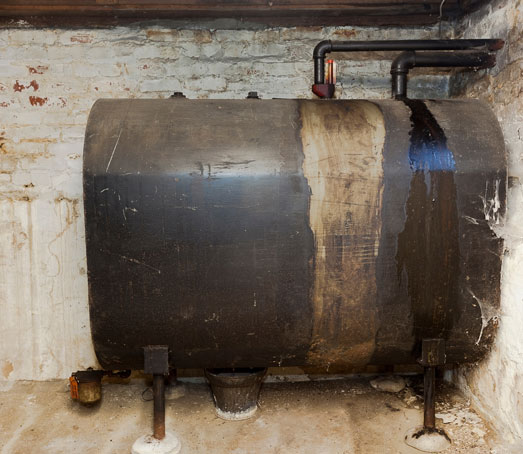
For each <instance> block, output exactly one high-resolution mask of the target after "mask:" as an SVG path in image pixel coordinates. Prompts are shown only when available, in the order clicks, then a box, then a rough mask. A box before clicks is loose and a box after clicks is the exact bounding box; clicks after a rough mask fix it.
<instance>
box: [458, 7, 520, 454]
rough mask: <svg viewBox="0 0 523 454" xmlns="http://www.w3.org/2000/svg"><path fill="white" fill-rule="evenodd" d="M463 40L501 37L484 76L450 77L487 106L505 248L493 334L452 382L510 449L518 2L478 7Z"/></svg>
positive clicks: (514, 376)
mask: <svg viewBox="0 0 523 454" xmlns="http://www.w3.org/2000/svg"><path fill="white" fill-rule="evenodd" d="M458 32H459V36H460V37H464V38H483V37H487V36H488V37H492V38H501V39H504V40H505V41H506V44H505V47H504V49H503V50H502V51H500V53H499V55H498V64H497V66H496V67H495V68H493V69H492V70H491V71H489V73H478V74H476V75H468V76H466V77H456V78H454V79H453V80H451V93H452V94H453V95H454V96H460V97H461V96H466V97H472V98H479V99H482V100H484V101H486V102H488V103H489V104H490V105H491V107H492V109H493V111H494V112H495V114H496V115H497V117H498V120H499V122H500V125H501V128H502V130H503V134H504V137H505V145H506V151H507V157H508V171H509V173H508V175H509V188H508V205H507V214H506V217H505V219H502V220H501V222H500V223H499V224H497V225H496V224H494V225H493V231H494V233H495V234H496V235H498V236H501V237H502V238H503V239H504V243H505V254H504V257H503V268H502V283H501V285H502V288H501V314H500V317H499V331H498V334H497V337H496V340H495V343H494V347H493V349H492V352H491V353H490V355H489V356H488V358H487V359H486V360H484V361H483V362H482V363H481V364H480V365H479V367H473V368H466V369H463V370H462V371H461V372H460V374H458V383H459V384H460V386H461V387H462V388H463V389H464V390H465V391H466V392H467V394H468V395H469V396H471V397H472V398H473V399H474V401H475V402H476V404H477V405H478V406H479V407H480V408H481V409H482V410H483V411H484V413H485V414H486V415H488V416H489V419H490V421H491V423H492V424H493V425H494V426H495V427H496V428H497V429H498V431H499V432H500V433H501V435H502V436H503V437H504V439H505V440H508V441H511V442H512V443H513V447H514V451H515V452H521V450H522V449H523V335H522V326H523V5H522V3H521V1H520V0H517V1H516V0H504V1H499V2H494V3H492V4H491V5H489V6H487V7H484V8H483V9H481V10H480V11H478V12H476V13H475V14H473V15H472V16H470V17H469V18H467V19H466V20H464V21H463V23H461V24H460V26H459V30H458Z"/></svg>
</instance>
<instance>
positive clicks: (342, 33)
mask: <svg viewBox="0 0 523 454" xmlns="http://www.w3.org/2000/svg"><path fill="white" fill-rule="evenodd" d="M334 34H335V35H336V36H340V37H342V38H354V37H355V36H356V35H357V34H358V32H357V31H356V30H336V31H335V32H334Z"/></svg>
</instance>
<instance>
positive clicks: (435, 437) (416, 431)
mask: <svg viewBox="0 0 523 454" xmlns="http://www.w3.org/2000/svg"><path fill="white" fill-rule="evenodd" d="M418 362H419V363H420V364H421V365H422V366H423V368H424V376H423V400H424V402H423V427H415V428H413V429H410V430H409V431H408V432H407V433H406V435H405V443H407V444H408V445H409V446H412V447H413V448H416V449H419V450H420V451H425V452H439V451H443V450H444V449H447V448H448V447H449V445H450V443H451V440H450V438H449V437H448V435H447V434H446V433H445V431H444V430H443V429H438V428H437V427H436V405H435V395H436V367H437V366H443V365H445V363H446V355H445V340H444V339H423V340H422V341H421V358H420V359H419V360H418Z"/></svg>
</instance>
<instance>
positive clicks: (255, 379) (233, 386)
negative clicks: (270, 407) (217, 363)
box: [205, 368, 267, 421]
mask: <svg viewBox="0 0 523 454" xmlns="http://www.w3.org/2000/svg"><path fill="white" fill-rule="evenodd" d="M266 373H267V369H265V368H240V369H206V370H205V376H206V377H207V379H208V380H209V383H210V385H211V390H212V393H213V397H214V402H215V404H216V414H217V415H218V416H219V417H220V418H222V419H226V420H229V421H240V420H243V419H248V418H250V417H252V416H253V415H254V414H255V413H256V409H257V408H258V395H259V394H260V388H261V384H262V381H263V377H264V376H265V374H266Z"/></svg>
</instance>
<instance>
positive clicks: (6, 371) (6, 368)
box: [2, 361, 15, 378]
mask: <svg viewBox="0 0 523 454" xmlns="http://www.w3.org/2000/svg"><path fill="white" fill-rule="evenodd" d="M14 369H15V368H14V367H13V363H11V361H4V365H3V366H2V375H3V376H4V378H9V375H11V372H13V370H14Z"/></svg>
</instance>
